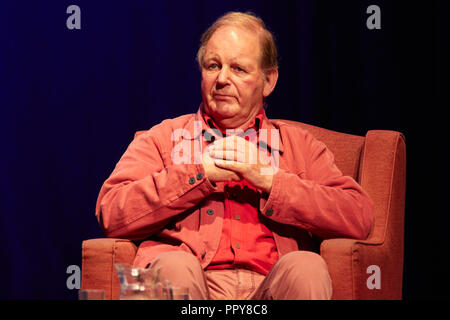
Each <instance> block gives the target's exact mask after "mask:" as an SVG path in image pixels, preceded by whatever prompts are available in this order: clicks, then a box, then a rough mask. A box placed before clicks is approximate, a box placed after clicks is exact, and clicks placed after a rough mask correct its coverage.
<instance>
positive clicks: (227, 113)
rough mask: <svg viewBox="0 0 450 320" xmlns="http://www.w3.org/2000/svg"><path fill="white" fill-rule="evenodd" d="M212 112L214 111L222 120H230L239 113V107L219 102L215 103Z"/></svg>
mask: <svg viewBox="0 0 450 320" xmlns="http://www.w3.org/2000/svg"><path fill="white" fill-rule="evenodd" d="M210 111H212V113H213V114H214V116H216V117H218V118H220V119H228V118H232V117H234V116H236V115H237V114H238V113H239V107H238V106H236V105H234V104H229V103H223V102H219V103H213V104H212V108H210Z"/></svg>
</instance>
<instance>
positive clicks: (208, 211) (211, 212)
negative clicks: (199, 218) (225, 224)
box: [206, 209, 214, 215]
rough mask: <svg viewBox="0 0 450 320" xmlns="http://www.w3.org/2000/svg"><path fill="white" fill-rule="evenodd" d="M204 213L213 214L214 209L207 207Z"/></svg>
mask: <svg viewBox="0 0 450 320" xmlns="http://www.w3.org/2000/svg"><path fill="white" fill-rule="evenodd" d="M206 213H207V214H209V215H213V214H214V210H213V209H208V210H206Z"/></svg>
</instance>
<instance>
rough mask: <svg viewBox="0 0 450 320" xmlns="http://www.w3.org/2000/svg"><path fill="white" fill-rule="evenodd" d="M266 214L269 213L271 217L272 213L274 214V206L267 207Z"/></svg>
mask: <svg viewBox="0 0 450 320" xmlns="http://www.w3.org/2000/svg"><path fill="white" fill-rule="evenodd" d="M266 215H268V216H269V217H270V216H271V215H273V209H272V208H269V209H267V210H266Z"/></svg>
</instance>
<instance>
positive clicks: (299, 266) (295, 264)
mask: <svg viewBox="0 0 450 320" xmlns="http://www.w3.org/2000/svg"><path fill="white" fill-rule="evenodd" d="M279 263H280V264H281V265H282V266H283V268H284V269H286V270H290V271H291V272H294V273H297V274H299V275H304V276H308V278H309V277H310V276H311V275H313V274H324V275H328V267H327V264H326V262H325V260H324V259H323V258H322V257H321V256H320V255H318V254H317V253H314V252H311V251H293V252H290V253H288V254H286V255H284V256H283V257H281V259H280V261H279ZM295 271H296V272H295Z"/></svg>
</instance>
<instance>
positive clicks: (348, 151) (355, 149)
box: [282, 120, 364, 182]
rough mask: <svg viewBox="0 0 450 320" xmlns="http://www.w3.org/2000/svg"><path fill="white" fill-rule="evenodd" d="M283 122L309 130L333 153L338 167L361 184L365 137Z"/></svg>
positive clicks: (287, 121) (292, 122) (304, 124)
mask: <svg viewBox="0 0 450 320" xmlns="http://www.w3.org/2000/svg"><path fill="white" fill-rule="evenodd" d="M282 121H283V122H285V123H289V124H291V125H295V126H299V127H301V128H303V129H306V130H308V131H309V132H310V133H311V134H312V135H313V136H314V137H315V138H316V139H317V140H319V141H321V142H323V143H325V145H326V146H327V147H328V149H330V150H331V152H333V154H334V160H335V163H336V166H337V167H338V168H339V169H340V170H341V171H342V173H343V174H344V175H346V176H350V177H352V178H354V179H355V180H356V181H357V182H360V181H359V171H360V160H361V152H362V149H363V145H364V137H361V136H356V135H351V134H346V133H341V132H337V131H332V130H328V129H324V128H319V127H316V126H313V125H310V124H306V123H301V122H296V121H291V120H282Z"/></svg>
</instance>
